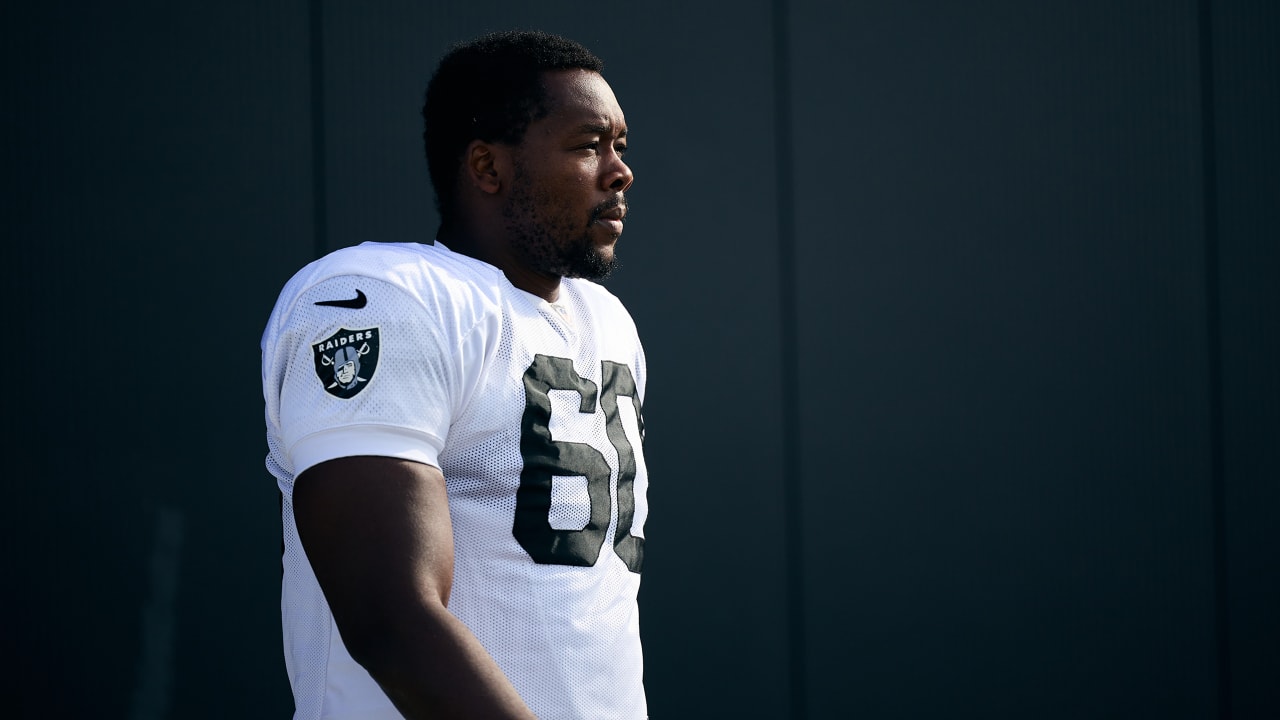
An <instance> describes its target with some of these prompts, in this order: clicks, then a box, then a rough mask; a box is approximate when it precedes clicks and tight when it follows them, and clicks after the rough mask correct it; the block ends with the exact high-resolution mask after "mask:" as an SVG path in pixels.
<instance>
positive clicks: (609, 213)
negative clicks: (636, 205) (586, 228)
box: [592, 197, 627, 235]
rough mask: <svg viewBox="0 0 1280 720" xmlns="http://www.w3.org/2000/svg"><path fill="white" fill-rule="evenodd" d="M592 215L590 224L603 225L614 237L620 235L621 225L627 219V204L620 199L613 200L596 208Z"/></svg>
mask: <svg viewBox="0 0 1280 720" xmlns="http://www.w3.org/2000/svg"><path fill="white" fill-rule="evenodd" d="M592 215H593V220H592V222H598V223H600V224H601V225H604V226H605V227H607V228H609V229H610V230H612V231H613V234H614V235H621V234H622V225H623V222H624V220H625V218H626V217H627V203H626V201H625V200H623V199H622V198H621V197H618V198H615V199H614V200H611V201H609V202H607V203H605V204H604V205H601V206H600V207H597V208H596V209H595V212H593V213H592Z"/></svg>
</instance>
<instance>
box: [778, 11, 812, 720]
mask: <svg viewBox="0 0 1280 720" xmlns="http://www.w3.org/2000/svg"><path fill="white" fill-rule="evenodd" d="M772 10H773V92H774V95H773V102H774V152H775V153H776V155H775V159H774V166H775V170H776V173H777V176H776V182H777V186H776V190H775V192H776V204H777V222H778V227H777V233H778V295H779V311H780V312H779V318H780V321H781V328H780V333H779V340H780V346H781V347H780V351H781V358H780V359H781V372H782V383H781V389H782V458H783V464H784V468H785V470H786V471H785V472H783V473H782V474H781V475H780V477H781V478H782V482H783V487H782V494H783V522H784V524H785V531H784V542H785V551H784V562H785V563H786V569H785V572H784V577H785V578H786V584H787V590H786V601H787V607H786V613H787V680H788V705H789V708H790V716H791V718H792V719H793V720H803V718H805V717H806V716H807V712H808V709H807V695H806V692H805V674H806V673H805V669H806V663H805V656H806V647H805V645H806V643H805V626H804V600H805V593H804V543H803V539H804V538H803V535H802V525H801V522H800V520H801V515H802V512H801V511H802V498H803V495H802V490H803V485H804V461H803V456H802V453H801V448H800V373H799V359H798V357H797V353H798V352H799V343H798V339H799V338H798V336H799V328H798V320H799V314H798V309H797V306H798V303H797V298H796V291H797V282H796V257H795V254H796V244H795V207H794V202H795V196H794V185H793V168H792V163H793V154H792V153H793V145H792V126H791V100H792V98H791V43H790V23H789V13H790V7H789V4H788V2H787V0H773V8H772Z"/></svg>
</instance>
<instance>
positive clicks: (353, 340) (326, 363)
mask: <svg viewBox="0 0 1280 720" xmlns="http://www.w3.org/2000/svg"><path fill="white" fill-rule="evenodd" d="M378 330H379V328H376V327H373V328H365V329H363V330H348V329H346V328H339V329H338V331H337V332H336V333H334V334H332V335H330V336H329V337H327V338H325V339H324V340H321V341H320V342H318V343H313V344H312V345H311V350H312V352H313V353H314V354H315V360H316V377H318V378H320V382H321V383H322V384H323V385H324V389H325V392H328V393H329V394H330V395H333V396H334V397H340V398H342V399H343V400H346V399H348V398H352V397H355V396H356V394H357V393H359V392H360V391H361V390H363V389H364V388H365V386H366V385H368V384H369V381H370V380H372V379H373V372H374V370H376V369H377V368H378V335H379V332H378Z"/></svg>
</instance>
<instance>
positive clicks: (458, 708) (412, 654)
mask: <svg viewBox="0 0 1280 720" xmlns="http://www.w3.org/2000/svg"><path fill="white" fill-rule="evenodd" d="M411 620H412V621H411V622H406V623H404V624H403V625H401V626H400V627H396V628H393V629H390V630H389V631H385V632H378V633H375V634H374V637H375V638H377V639H376V640H375V641H373V642H371V643H369V644H368V645H369V646H368V647H365V648H362V649H361V650H360V651H359V652H358V653H353V656H355V657H356V660H357V661H359V662H360V663H361V664H362V665H364V667H365V669H366V670H368V671H369V674H370V675H371V676H372V677H373V678H374V680H376V681H377V682H378V684H379V685H380V686H381V687H382V689H383V691H384V692H386V694H387V697H389V698H390V699H391V702H392V703H393V704H394V705H395V706H396V709H397V710H399V711H400V713H401V714H402V715H404V716H405V718H406V720H418V719H419V718H424V719H425V718H430V719H432V720H436V719H441V720H446V719H451V718H460V719H462V718H465V719H468V720H469V719H471V718H476V719H488V718H493V719H494V720H497V719H499V718H500V719H502V720H508V719H516V718H518V719H520V720H536V718H535V716H534V715H533V713H532V712H531V711H530V710H529V708H528V707H527V706H526V705H525V704H524V701H523V700H521V699H520V696H519V694H518V693H517V692H516V689H515V687H514V686H513V685H512V684H511V682H510V681H509V680H508V679H507V677H506V676H505V675H504V674H503V673H502V670H501V669H500V668H499V667H498V665H497V663H495V662H494V661H493V658H492V657H490V656H489V654H488V652H486V651H485V649H484V647H483V646H482V645H481V644H480V642H479V641H478V640H476V638H475V636H474V635H473V634H472V633H471V631H470V630H469V629H468V628H467V627H466V626H465V625H463V624H462V622H460V621H459V620H458V619H457V618H456V617H454V616H453V615H452V614H450V613H449V612H448V610H446V609H444V607H443V606H439V605H437V606H434V607H426V608H423V609H422V611H421V616H420V617H418V618H416V619H411Z"/></svg>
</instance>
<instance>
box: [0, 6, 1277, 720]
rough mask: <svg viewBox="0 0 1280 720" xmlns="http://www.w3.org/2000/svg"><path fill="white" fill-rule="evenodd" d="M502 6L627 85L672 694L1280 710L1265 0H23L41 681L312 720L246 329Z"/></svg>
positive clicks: (27, 309) (322, 243)
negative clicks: (624, 1) (452, 50)
mask: <svg viewBox="0 0 1280 720" xmlns="http://www.w3.org/2000/svg"><path fill="white" fill-rule="evenodd" d="M11 5H12V4H11ZM202 6H203V7H202ZM498 17H500V18H501V20H500V21H497V20H495V18H498ZM504 27H539V28H543V29H547V30H551V31H555V32H561V33H564V34H566V35H569V36H571V37H574V38H577V39H579V40H581V41H583V42H584V43H586V44H587V45H588V46H590V47H591V48H593V49H594V50H596V51H597V52H598V53H599V54H600V55H602V56H603V57H604V59H605V61H606V73H605V74H606V76H607V77H608V78H609V80H610V82H611V83H612V84H613V86H614V88H615V90H616V91H617V93H618V95H619V98H620V100H621V102H622V105H623V107H624V109H625V110H626V112H627V116H628V122H629V124H630V125H631V131H632V144H631V149H632V152H631V153H630V154H629V155H628V160H629V161H631V162H632V163H633V168H634V170H635V172H636V176H637V178H638V181H637V183H636V186H635V189H634V192H633V200H632V207H633V214H632V217H633V222H631V223H630V224H629V226H628V231H627V234H626V236H625V237H624V240H623V245H622V252H623V253H624V254H623V260H624V268H623V270H622V271H621V272H620V274H619V275H618V276H617V277H616V279H614V280H611V281H610V283H609V285H610V287H611V289H613V291H614V292H615V293H617V294H618V295H620V296H621V297H622V298H623V299H624V301H625V302H626V303H627V304H628V306H629V307H630V308H631V310H632V313H633V315H634V316H635V318H636V321H637V324H638V325H639V327H640V330H641V333H642V335H643V337H644V339H645V341H646V346H647V350H648V356H649V363H650V372H651V380H650V388H649V396H648V398H647V404H646V429H647V430H648V439H647V444H646V453H647V455H648V459H649V465H650V469H651V473H652V475H653V486H652V489H651V496H650V501H651V505H652V508H653V510H652V513H651V518H650V521H649V524H648V527H647V533H646V534H647V535H648V539H647V549H648V555H649V558H648V562H647V563H646V573H645V580H644V587H643V589H642V591H641V604H642V606H643V613H644V623H643V633H644V639H645V645H646V655H647V668H646V679H647V686H648V690H649V696H650V710H651V714H652V715H653V716H654V717H655V718H656V719H658V720H662V719H669V718H702V717H743V718H764V719H770V720H772V719H774V718H786V717H792V718H797V720H798V719H799V718H801V717H808V718H834V717H859V718H920V717H938V716H944V717H975V718H977V717H981V718H1026V717H1036V718H1077V717H1115V718H1133V717H1161V718H1219V719H1221V720H1227V719H1228V718H1236V719H1237V720H1238V719H1241V718H1270V717H1275V716H1277V715H1280V684H1277V683H1276V682H1275V677H1276V674H1277V672H1280V622H1278V621H1277V613H1276V612H1275V608H1276V607H1280V532H1278V531H1277V529H1276V523H1275V522H1274V518H1275V514H1276V509H1277V508H1280V373H1278V372H1277V368H1280V333H1278V332H1277V330H1276V328H1277V325H1278V321H1277V317H1278V316H1280V283H1277V280H1276V278H1277V277H1280V249H1278V247H1277V246H1278V245H1280V138H1278V135H1277V132H1276V128H1277V127H1280V90H1278V88H1277V84H1276V78H1277V77H1280V58H1278V56H1277V53H1276V48H1277V47H1278V46H1280V6H1277V5H1275V4H1274V3H1269V2H1264V1H1263V0H1252V1H1247V0H1201V2H1198V3H1197V2H1194V1H1193V0H1180V1H1179V2H1173V3H1167V2H1142V1H1140V0H1126V1H1124V2H1114V1H1111V2H1103V1H1101V0H1098V1H1089V2H1080V1H1078V0H1073V1H1067V0H1062V1H1060V2H1057V1H1055V2H1046V3H1031V4H1028V3H1020V2H1013V1H1011V0H1010V1H1008V2H994V1H992V2H982V3H976V4H975V3H970V4H962V5H957V4H955V3H941V2H894V3H830V2H820V1H818V0H790V1H789V2H785V1H783V0H778V1H777V2H772V3H770V2H764V1H763V0H760V1H758V2H752V3H739V4H736V5H734V6H733V8H732V10H731V11H729V10H726V9H725V6H723V5H721V4H717V3H709V2H693V3H689V2H679V3H677V2H669V1H666V2H654V3H645V4H643V5H635V6H630V7H622V6H619V7H604V6H601V7H594V6H593V7H585V6H582V5H581V4H580V3H577V4H575V3H567V2H553V3H541V4H536V5H535V4H525V3H504V4H503V5H502V6H500V7H495V6H493V5H492V4H480V3H461V2H433V3H421V2H408V1H407V0H402V1H400V2H394V1H392V0H383V1H381V2H372V3H359V4H352V3H337V2H331V1H325V0H292V1H289V2H268V3H263V2H228V3H212V4H210V3H205V4H196V3H183V4H173V3H160V2H142V1H139V0H129V1H128V2H122V3H114V4H111V5H107V4H101V3H88V2H69V1H64V2H48V3H43V4H41V5H39V6H36V5H35V4H29V5H28V6H27V7H24V8H19V7H9V6H6V7H5V9H3V10H0V39H2V40H3V42H0V57H2V58H3V61H2V63H3V64H2V66H0V67H2V68H3V93H4V94H3V102H2V103H0V123H2V125H0V127H2V128H3V131H4V138H5V143H4V146H3V151H2V152H3V155H2V156H0V157H2V158H3V160H2V165H0V170H2V172H3V185H2V186H0V187H2V189H3V194H2V195H0V213H3V214H2V215H0V229H2V232H3V233H4V240H5V247H6V248H7V249H8V251H9V258H10V260H9V262H8V263H6V264H5V267H6V278H5V282H4V284H3V298H4V302H5V305H6V306H7V307H8V308H9V309H10V311H11V313H12V317H11V318H10V319H9V321H8V322H7V323H6V325H7V327H6V329H5V331H4V332H5V336H6V337H7V338H9V339H10V342H9V345H8V347H9V348H10V351H11V352H10V358H11V363H10V366H9V367H10V376H9V382H8V383H7V386H8V392H7V393H6V394H5V400H4V402H3V409H4V437H5V449H6V456H7V457H9V458H13V459H16V462H13V463H10V466H9V468H8V471H7V473H6V474H5V480H4V485H3V487H4V494H5V499H6V502H5V503H4V504H3V506H4V511H3V512H4V515H3V528H4V529H3V534H0V538H2V539H3V542H4V546H3V547H4V549H5V558H6V562H7V563H8V564H9V566H10V570H9V572H7V573H5V581H4V584H3V586H2V587H3V592H0V617H2V618H3V620H4V623H3V627H4V628H5V629H4V630H3V637H4V647H5V650H6V651H7V652H6V654H7V655H8V656H9V657H10V658H11V663H10V664H11V665H16V666H17V668H18V669H17V671H16V672H13V671H10V672H9V673H7V674H6V680H5V682H6V685H9V686H11V687H6V689H7V690H8V693H7V694H8V696H9V697H16V698H17V703H16V707H17V711H16V715H15V716H16V717H23V718H27V717H30V718H46V717H108V718H129V719H130V720H158V719H159V718H184V719H185V718H228V717H243V718H259V717H262V718H267V717H276V718H279V717H288V715H289V713H290V710H291V701H290V697H289V694H288V688H287V683H286V681H285V674H284V665H283V660H282V654H281V646H280V636H279V613H278V589H279V586H278V583H279V576H280V574H279V563H278V555H277V553H278V548H279V526H278V518H277V507H276V491H275V487H274V483H273V481H272V479H271V477H270V476H269V475H268V474H267V473H266V471H265V470H264V469H263V466H262V457H263V455H264V453H265V443H264V441H263V429H262V423H261V390H260V385H259V379H258V351H257V343H258V337H259V334H260V332H261V328H262V326H263V323H264V322H265V319H266V316H267V313H268V312H269V310H270V307H271V304H272V302H273V300H274V297H275V294H276V292H277V291H278V290H279V287H280V286H281V284H282V283H283V282H284V281H285V280H286V279H287V277H288V276H289V275H290V274H291V273H292V272H293V271H294V270H295V269H297V268H298V267H300V266H301V265H302V264H304V263H305V262H307V261H308V260H310V259H311V258H313V257H315V256H316V255H317V253H319V252H322V251H326V250H329V249H334V248H337V247H342V246H345V245H351V244H355V243H358V242H362V241H365V240H383V241H404V240H425V239H429V238H430V237H431V234H432V232H433V230H434V227H435V222H436V219H435V218H436V216H435V211H434V209H433V207H432V205H431V200H430V190H429V186H428V183H427V178H426V171H425V167H424V162H423V160H422V155H421V150H420V140H419V125H418V116H417V112H418V107H419V104H420V100H421V93H422V89H423V87H424V85H425V82H426V79H427V77H428V76H429V74H430V71H431V69H432V66H433V64H434V62H435V60H436V59H437V58H438V57H439V56H440V54H441V53H442V52H443V51H444V49H445V48H446V46H447V45H448V44H449V43H451V42H453V41H455V40H459V39H462V38H465V37H469V36H472V35H475V34H478V33H479V32H481V31H484V30H489V29H498V28H504ZM14 361H16V362H14ZM7 707H10V708H12V707H14V704H13V703H10V704H9V705H8V706H7Z"/></svg>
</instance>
